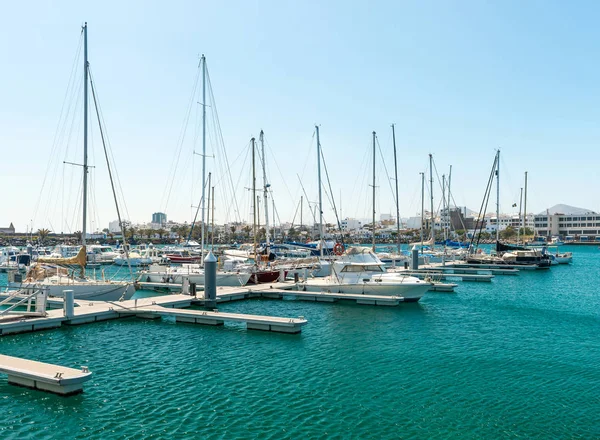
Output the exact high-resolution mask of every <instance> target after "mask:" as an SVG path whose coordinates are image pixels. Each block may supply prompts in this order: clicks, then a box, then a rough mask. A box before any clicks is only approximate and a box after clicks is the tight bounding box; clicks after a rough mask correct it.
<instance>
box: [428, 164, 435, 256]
mask: <svg viewBox="0 0 600 440" xmlns="http://www.w3.org/2000/svg"><path fill="white" fill-rule="evenodd" d="M429 193H430V194H431V224H430V225H429V228H430V229H431V241H432V243H431V246H432V248H433V245H434V244H435V235H434V230H433V221H434V218H433V155H432V154H429Z"/></svg>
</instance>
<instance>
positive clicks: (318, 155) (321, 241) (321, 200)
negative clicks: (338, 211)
mask: <svg viewBox="0 0 600 440" xmlns="http://www.w3.org/2000/svg"><path fill="white" fill-rule="evenodd" d="M315 129H316V130H317V174H318V177H319V235H320V237H319V240H320V243H321V245H320V248H321V257H322V256H323V246H324V242H323V196H322V194H321V141H320V139H319V126H318V125H315Z"/></svg>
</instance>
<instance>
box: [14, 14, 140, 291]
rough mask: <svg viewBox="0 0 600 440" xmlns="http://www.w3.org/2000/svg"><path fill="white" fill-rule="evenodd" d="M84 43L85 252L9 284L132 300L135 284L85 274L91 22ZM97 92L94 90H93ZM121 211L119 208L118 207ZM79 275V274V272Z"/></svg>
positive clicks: (43, 263) (40, 263)
mask: <svg viewBox="0 0 600 440" xmlns="http://www.w3.org/2000/svg"><path fill="white" fill-rule="evenodd" d="M82 31H83V42H84V43H83V44H84V46H83V47H84V49H83V51H84V52H83V53H84V60H83V72H84V89H83V127H84V128H83V226H82V233H81V249H80V250H79V252H78V254H77V255H76V256H74V257H71V258H38V260H37V263H36V264H35V265H34V266H32V267H31V268H30V270H29V272H28V273H27V276H26V278H25V279H24V280H23V282H22V283H16V282H13V283H9V285H10V287H17V288H22V287H34V286H35V287H40V286H41V287H43V288H46V289H47V290H48V295H49V296H54V297H62V296H64V291H65V290H72V291H73V294H74V296H75V299H86V300H98V301H115V300H123V299H129V298H131V296H132V295H133V294H134V292H135V289H134V287H133V283H130V282H124V281H109V280H105V279H102V280H95V279H91V278H88V277H87V276H86V275H85V266H86V264H87V257H86V223H87V200H88V183H87V180H88V169H89V166H88V83H89V62H88V51H87V23H85V25H84V26H83V29H82ZM92 92H93V89H92ZM109 172H110V170H109ZM117 212H118V206H117ZM72 265H76V266H79V267H80V269H81V270H80V271H77V270H73V269H71V270H69V269H66V268H64V267H61V266H72ZM77 272H79V273H77Z"/></svg>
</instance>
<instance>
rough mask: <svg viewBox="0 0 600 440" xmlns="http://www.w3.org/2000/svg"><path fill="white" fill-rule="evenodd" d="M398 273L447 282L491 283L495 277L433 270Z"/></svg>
mask: <svg viewBox="0 0 600 440" xmlns="http://www.w3.org/2000/svg"><path fill="white" fill-rule="evenodd" d="M396 273H401V274H404V275H410V276H412V277H417V278H419V279H422V280H424V279H427V278H432V279H434V280H447V279H448V278H460V279H461V280H462V281H482V282H491V281H492V278H494V275H480V274H464V273H446V272H442V271H437V272H436V271H433V270H424V271H421V269H417V270H410V269H398V270H397V271H396Z"/></svg>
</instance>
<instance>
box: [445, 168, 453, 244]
mask: <svg viewBox="0 0 600 440" xmlns="http://www.w3.org/2000/svg"><path fill="white" fill-rule="evenodd" d="M451 182H452V165H450V173H449V174H448V188H447V191H448V203H446V214H447V217H446V219H447V222H448V223H447V228H448V232H452V218H451V217H450V183H451ZM448 235H449V234H448Z"/></svg>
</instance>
